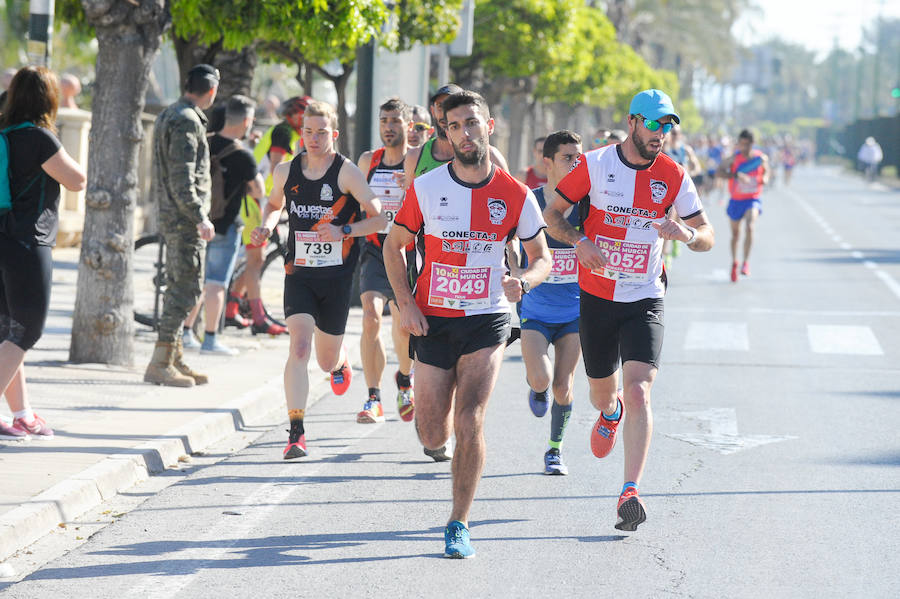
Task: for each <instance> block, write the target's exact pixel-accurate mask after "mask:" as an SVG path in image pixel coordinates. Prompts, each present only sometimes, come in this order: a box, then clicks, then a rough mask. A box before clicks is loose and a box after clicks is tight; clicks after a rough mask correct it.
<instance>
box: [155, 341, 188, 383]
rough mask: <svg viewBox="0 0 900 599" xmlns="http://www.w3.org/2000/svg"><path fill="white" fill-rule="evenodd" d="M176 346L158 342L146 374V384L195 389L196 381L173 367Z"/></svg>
mask: <svg viewBox="0 0 900 599" xmlns="http://www.w3.org/2000/svg"><path fill="white" fill-rule="evenodd" d="M174 359H175V344H174V343H165V342H162V341H160V342H157V344H156V347H154V348H153V357H152V358H150V364H149V365H148V366H147V370H146V372H144V382H145V383H153V384H155V385H166V386H168V387H193V386H194V379H193V378H191V377H189V376H184V375H183V374H181V373H180V372H178V370H176V369H175V367H174V366H173V361H174Z"/></svg>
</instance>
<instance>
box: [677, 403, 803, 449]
mask: <svg viewBox="0 0 900 599" xmlns="http://www.w3.org/2000/svg"><path fill="white" fill-rule="evenodd" d="M683 415H684V416H686V417H688V418H690V419H693V420H699V421H700V428H701V429H705V430H704V432H699V433H685V434H681V433H677V434H668V435H666V436H667V437H671V438H672V439H677V440H679V441H684V442H685V443H690V444H691V445H696V446H697V447H703V448H705V449H709V450H712V451H717V452H719V453H721V454H722V455H728V454H732V453H736V452H738V451H741V450H742V449H751V448H753V447H759V446H760V445H766V444H767V443H777V442H779V441H787V440H789V439H796V438H797V437H794V436H791V435H743V436H741V435H739V434H738V426H737V413H736V412H735V410H734V408H710V409H709V410H703V411H702V412H685V413H684V414H683Z"/></svg>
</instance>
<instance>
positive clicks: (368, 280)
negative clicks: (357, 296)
mask: <svg viewBox="0 0 900 599" xmlns="http://www.w3.org/2000/svg"><path fill="white" fill-rule="evenodd" d="M367 291H376V292H378V293H380V294H381V295H383V296H384V297H386V298H387V299H389V300H392V299H394V290H393V289H392V288H391V283H390V281H389V280H388V276H387V271H386V270H385V268H384V256H383V255H382V253H381V248H380V247H378V246H376V245H375V244H373V243H366V245H365V246H363V250H362V260H361V261H360V264H359V292H360V293H365V292H367Z"/></svg>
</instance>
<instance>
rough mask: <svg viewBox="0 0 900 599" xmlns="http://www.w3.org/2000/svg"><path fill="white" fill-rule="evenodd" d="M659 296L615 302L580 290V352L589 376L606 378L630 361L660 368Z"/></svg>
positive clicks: (661, 328) (661, 326)
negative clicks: (620, 365)
mask: <svg viewBox="0 0 900 599" xmlns="http://www.w3.org/2000/svg"><path fill="white" fill-rule="evenodd" d="M664 328H665V327H664V311H663V300H662V298H650V299H643V300H639V301H636V302H614V301H610V300H605V299H602V298H599V297H597V296H594V295H591V294H590V293H585V292H584V290H583V289H582V291H581V326H580V328H579V334H580V335H581V352H582V355H583V356H584V369H585V371H587V375H588V376H589V377H591V378H592V379H602V378H606V377H608V376H609V375H611V374H612V373H614V372H615V371H616V370H617V369H618V368H619V360H621V361H622V363H623V364H624V363H625V362H628V361H629V360H632V361H635V362H644V363H646V364H650V365H651V366H653V367H654V368H659V357H660V354H661V353H662V342H663V331H664Z"/></svg>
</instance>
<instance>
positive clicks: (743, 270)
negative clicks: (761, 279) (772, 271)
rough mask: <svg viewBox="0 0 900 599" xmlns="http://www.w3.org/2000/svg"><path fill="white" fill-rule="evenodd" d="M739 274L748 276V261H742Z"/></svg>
mask: <svg viewBox="0 0 900 599" xmlns="http://www.w3.org/2000/svg"><path fill="white" fill-rule="evenodd" d="M741 274H742V275H744V276H745V277H749V276H750V263H749V262H744V264H743V266H741Z"/></svg>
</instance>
